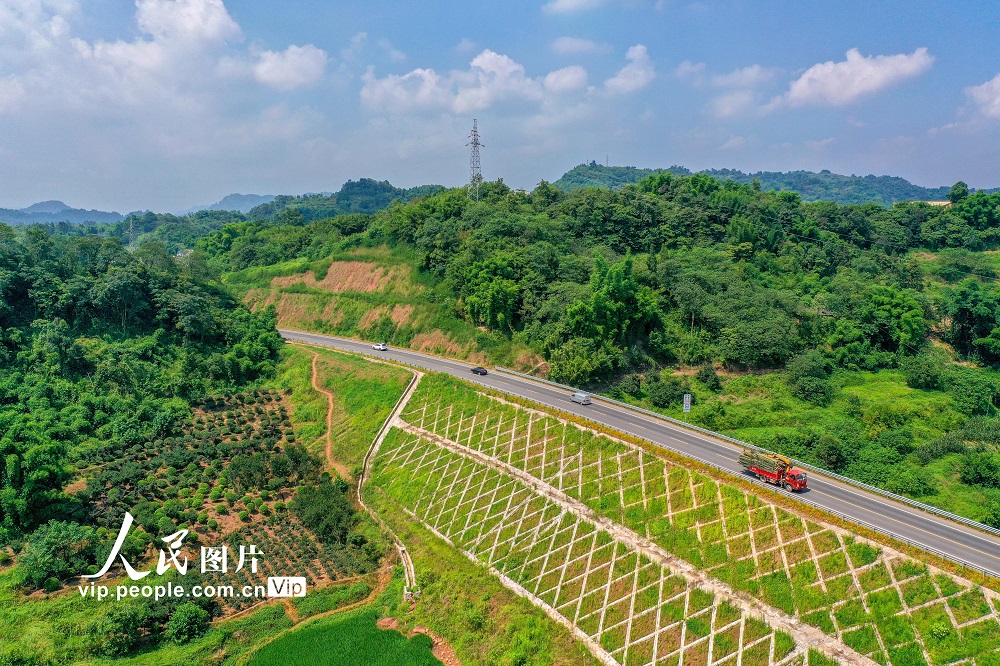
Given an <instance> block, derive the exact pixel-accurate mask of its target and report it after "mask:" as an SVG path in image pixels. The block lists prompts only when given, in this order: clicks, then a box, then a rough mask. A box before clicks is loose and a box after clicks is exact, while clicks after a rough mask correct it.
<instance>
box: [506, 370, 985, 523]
mask: <svg viewBox="0 0 1000 666" xmlns="http://www.w3.org/2000/svg"><path fill="white" fill-rule="evenodd" d="M496 369H497V370H499V371H501V372H505V373H507V374H510V375H514V376H516V377H522V378H524V379H530V380H532V381H536V382H542V383H543V384H548V385H549V386H554V387H555V388H559V389H562V390H565V391H571V392H576V391H579V390H580V389H576V388H573V387H572V386H567V385H565V384H559V383H557V382H553V381H549V380H548V379H542V378H540V377H532V376H531V375H526V374H524V373H523V372H518V371H516V370H510V369H508V368H503V367H500V366H497V368H496ZM591 395H592V396H593V397H595V398H598V399H600V400H602V401H604V402H608V403H611V404H613V405H618V406H620V407H625V408H626V409H630V410H632V411H634V412H639V413H640V414H646V415H647V416H652V417H654V418H658V419H661V420H663V421H667V422H669V423H673V424H675V425H678V426H681V427H683V428H686V429H688V430H694V431H696V432H700V433H702V434H704V435H709V436H711V437H715V438H716V439H721V440H724V441H727V442H729V443H731V444H736V445H737V446H742V447H745V448H748V449H754V450H756V451H761V452H763V453H774V451H769V450H768V449H765V448H763V447H760V446H757V445H755V444H751V443H749V442H744V441H743V440H740V439H736V438H735V437H730V436H728V435H723V434H722V433H719V432H715V431H713V430H708V429H707V428H702V427H700V426H696V425H694V424H693V423H687V422H685V421H681V420H679V419H675V418H673V417H670V416H667V415H666V414H660V413H659V412H654V411H652V410H650V409H645V408H643V407H638V406H636V405H630V404H629V403H627V402H622V401H621V400H615V399H614V398H608V397H606V396H603V395H599V394H591ZM657 446H661V445H659V444H657ZM667 448H670V447H667ZM671 450H673V449H671ZM677 453H680V454H681V455H684V456H687V457H689V458H690V457H692V456H690V455H688V454H686V453H681V452H679V451H677ZM790 460H791V461H792V462H793V463H794V464H795V465H796V466H798V467H802V468H804V469H807V470H809V471H812V472H816V473H817V474H822V475H823V476H827V477H830V478H831V479H836V480H837V481H840V482H842V483H846V484H849V485H852V486H854V487H855V488H861V489H862V490H866V491H868V492H870V493H873V494H875V495H879V496H881V497H885V498H886V499H890V500H893V501H895V502H899V503H901V504H906V505H907V506H911V507H913V508H915V509H920V510H921V511H926V512H927V513H933V514H934V515H937V516H941V517H942V518H947V519H948V520H951V521H954V522H956V523H960V524H962V525H966V526H968V527H972V528H974V529H977V530H980V531H982V532H986V533H987V534H992V535H994V536H1000V529H997V528H995V527H991V526H990V525H984V524H983V523H980V522H978V521H975V520H972V519H970V518H966V517H965V516H959V515H956V514H954V513H951V512H950V511H945V510H944V509H939V508H938V507H936V506H931V505H930V504H924V503H923V502H918V501H916V500H912V499H910V498H909V497H904V496H902V495H897V494H896V493H891V492H889V491H887V490H883V489H881V488H876V487H875V486H870V485H868V484H867V483H862V482H861V481H858V480H856V479H852V478H850V477H847V476H841V475H840V474H837V473H836V472H830V471H828V470H825V469H823V468H821V467H816V466H815V465H810V464H809V463H806V462H802V461H801V460H795V459H790ZM714 466H715V465H713V467H714ZM853 522H858V521H856V520H855V521H853Z"/></svg>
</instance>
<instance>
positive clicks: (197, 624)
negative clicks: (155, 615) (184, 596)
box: [164, 602, 209, 643]
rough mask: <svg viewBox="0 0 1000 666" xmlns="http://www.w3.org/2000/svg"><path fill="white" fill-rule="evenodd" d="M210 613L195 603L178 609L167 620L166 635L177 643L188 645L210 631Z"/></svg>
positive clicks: (183, 605)
mask: <svg viewBox="0 0 1000 666" xmlns="http://www.w3.org/2000/svg"><path fill="white" fill-rule="evenodd" d="M208 620H209V616H208V611H206V610H205V609H204V608H199V607H198V606H195V605H194V604H193V603H190V602H189V603H186V604H182V605H180V606H178V607H177V610H175V611H174V612H173V613H172V614H171V615H170V619H169V620H167V626H166V629H165V630H164V635H165V636H166V637H167V638H168V639H170V640H172V641H173V642H175V643H187V642H188V641H190V640H191V639H193V638H198V637H199V636H201V635H202V634H204V633H205V632H206V631H207V630H208Z"/></svg>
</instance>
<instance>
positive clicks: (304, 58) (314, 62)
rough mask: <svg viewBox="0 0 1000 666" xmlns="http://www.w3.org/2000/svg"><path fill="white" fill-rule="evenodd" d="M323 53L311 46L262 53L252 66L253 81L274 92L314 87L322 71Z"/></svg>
mask: <svg viewBox="0 0 1000 666" xmlns="http://www.w3.org/2000/svg"><path fill="white" fill-rule="evenodd" d="M326 63H327V56H326V51H324V50H323V49H320V48H317V47H315V46H313V45H312V44H306V45H305V46H294V45H292V46H289V47H288V48H287V49H285V50H284V51H280V52H275V51H264V52H263V53H261V54H260V57H259V58H258V60H257V64H256V65H254V68H253V75H254V78H255V79H256V80H257V81H258V82H260V83H262V84H264V85H266V86H269V87H271V88H274V89H276V90H294V89H296V88H301V87H303V86H308V85H312V84H314V83H316V82H317V81H319V80H320V79H322V78H323V73H324V72H325V71H326Z"/></svg>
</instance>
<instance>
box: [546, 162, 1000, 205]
mask: <svg viewBox="0 0 1000 666" xmlns="http://www.w3.org/2000/svg"><path fill="white" fill-rule="evenodd" d="M665 170H666V171H671V172H673V173H675V174H677V175H690V174H691V173H692V172H691V171H690V170H688V169H686V168H684V167H681V166H672V167H670V168H668V169H665ZM656 171H657V170H655V169H637V168H635V167H617V166H616V167H606V166H602V165H600V164H597V163H596V162H591V163H590V164H581V165H579V166H576V167H574V168H572V169H570V170H569V171H567V172H566V173H565V174H563V175H562V177H561V178H559V180H557V181H555V182H554V183H552V184H553V185H554V186H555V187H558V188H560V189H563V190H567V191H569V190H573V189H575V188H580V187H610V188H620V187H622V186H624V185H629V184H632V183H637V182H639V181H640V180H642V179H643V178H646V177H647V176H650V175H652V174H654V173H655V172H656ZM698 173H702V174H705V175H707V176H711V177H712V178H717V179H719V180H731V181H733V182H737V183H743V184H751V183H753V182H754V181H755V180H756V181H758V182H759V183H760V186H761V189H764V190H787V191H789V192H795V193H796V194H798V195H800V196H801V197H802V199H803V200H804V201H835V202H837V203H839V204H862V203H868V202H875V203H879V204H882V205H884V206H891V205H893V204H894V203H896V202H897V201H940V200H944V199H947V197H948V190H949V187H948V186H942V187H921V186H919V185H914V184H913V183H911V182H909V181H908V180H905V179H903V178H899V177H897V176H873V175H868V176H854V175H851V176H844V175H841V174H836V173H831V172H829V171H826V170H823V171H820V172H819V173H816V172H812V171H788V172H780V171H758V172H756V173H744V172H742V171H737V170H735V169H705V170H703V171H699V172H698ZM995 191H997V190H995V189H994V190H986V191H985V192H986V193H987V194H989V193H992V192H995Z"/></svg>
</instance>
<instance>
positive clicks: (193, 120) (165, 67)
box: [0, 0, 326, 210]
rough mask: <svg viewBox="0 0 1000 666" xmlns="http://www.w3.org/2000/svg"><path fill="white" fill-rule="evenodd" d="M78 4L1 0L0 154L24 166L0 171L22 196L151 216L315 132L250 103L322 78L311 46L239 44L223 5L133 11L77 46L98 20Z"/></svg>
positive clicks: (180, 1)
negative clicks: (126, 29)
mask: <svg viewBox="0 0 1000 666" xmlns="http://www.w3.org/2000/svg"><path fill="white" fill-rule="evenodd" d="M87 4H89V3H78V2H76V1H75V0H14V1H13V2H12V1H11V0H0V63H3V64H2V66H0V68H2V71H3V74H0V119H2V124H3V127H4V128H5V132H6V133H5V137H4V146H3V149H2V150H6V151H14V152H15V153H19V154H31V155H32V159H31V160H30V161H28V162H25V161H23V160H22V161H21V162H20V163H19V164H17V165H16V168H15V166H14V165H13V162H11V165H10V166H7V165H4V164H0V181H3V182H5V183H6V184H7V185H8V186H9V187H10V188H13V189H12V191H17V192H19V193H20V194H19V196H23V197H34V196H39V197H46V198H51V197H53V196H57V197H66V198H72V197H73V196H76V197H78V198H77V201H79V202H80V203H81V204H86V205H87V207H104V208H112V207H114V208H119V209H120V208H123V207H124V209H125V210H130V209H131V207H135V208H138V207H140V206H141V207H143V208H145V207H157V206H159V205H160V203H161V202H163V201H164V200H166V199H169V198H170V197H174V196H177V192H179V191H181V190H186V189H190V191H192V192H193V191H196V190H197V191H201V190H202V189H204V188H208V187H211V185H209V184H208V183H211V182H220V181H221V180H222V179H233V178H236V176H235V175H234V174H236V173H237V172H240V171H241V170H242V171H243V172H247V173H248V172H250V171H251V170H253V169H262V168H263V167H259V166H256V167H255V166H251V164H252V163H253V162H258V163H260V162H259V160H258V156H257V155H256V151H266V152H270V153H272V154H273V155H278V154H280V153H281V151H282V150H289V151H293V150H294V151H297V152H298V153H299V154H302V146H301V145H300V143H301V142H303V141H305V140H307V135H308V133H309V132H315V131H316V128H317V127H318V125H319V124H320V123H321V122H322V118H321V117H317V115H316V114H315V113H308V112H305V111H304V110H303V109H298V108H288V109H286V110H285V111H282V112H281V113H278V111H276V110H275V109H276V108H278V107H275V106H274V105H275V100H274V99H273V97H272V96H271V95H268V94H263V95H262V94H261V91H262V89H264V90H265V91H266V90H268V89H275V90H279V91H282V90H290V89H292V88H296V87H299V86H302V85H308V84H309V83H314V82H315V81H317V80H319V79H320V78H321V77H322V76H323V73H324V68H325V66H326V55H325V53H324V52H323V51H322V50H320V49H318V48H317V47H315V46H312V45H301V46H299V45H294V46H290V47H287V48H284V47H283V48H282V49H276V50H267V49H266V47H264V46H262V45H261V46H258V45H252V46H246V45H244V44H243V41H244V35H243V31H242V30H241V28H240V26H239V25H238V24H237V22H236V21H235V20H234V18H233V17H232V16H231V15H230V13H229V12H228V10H227V9H226V6H225V5H224V4H223V2H222V1H221V0H137V1H136V3H135V12H134V15H133V19H134V24H133V25H134V26H135V27H134V28H133V29H132V30H131V31H130V32H131V33H132V34H130V35H128V36H123V37H119V38H114V37H112V38H96V39H95V38H84V37H82V36H81V31H82V30H81V28H82V27H86V29H88V30H93V27H94V23H95V21H94V19H95V17H92V16H88V15H85V14H84V13H83V12H82V11H81V9H80V7H81V6H83V7H86V6H87ZM279 116H280V117H279ZM280 123H283V125H282V131H281V132H280V133H279V132H276V130H275V128H276V127H277V125H278V124H280ZM237 128H239V129H238V131H237ZM41 137H44V143H39V139H40V138H41ZM266 152H265V154H266ZM222 156H227V158H228V159H229V160H230V166H226V167H225V168H223V165H222V163H221V161H222V159H223V158H222ZM192 159H194V160H195V161H194V162H190V160H192ZM236 162H238V163H239V165H241V166H234V164H235V163H236ZM80 164H89V165H91V167H92V168H90V169H87V170H81V169H79V167H78V165H80ZM242 165H246V166H242ZM230 167H231V168H230ZM71 171H72V173H71ZM85 172H86V173H85ZM110 183H114V185H110ZM215 194H216V193H213V194H212V195H210V196H215ZM198 198H200V197H198ZM108 199H112V201H109V200H108ZM160 209H161V210H163V209H164V208H160Z"/></svg>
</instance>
